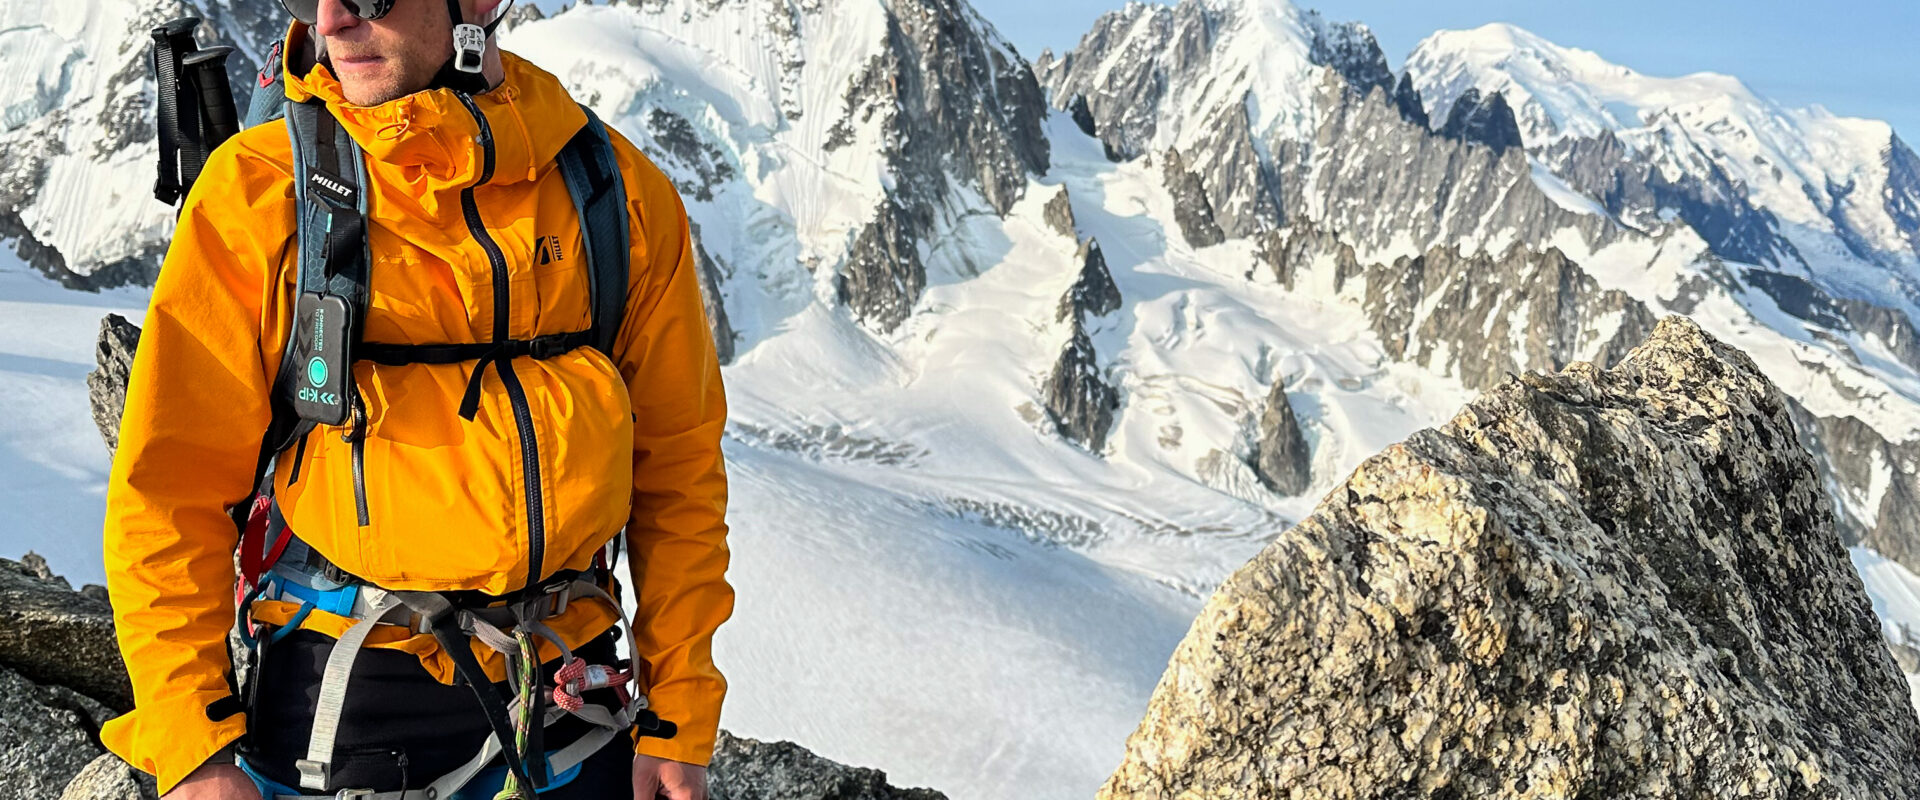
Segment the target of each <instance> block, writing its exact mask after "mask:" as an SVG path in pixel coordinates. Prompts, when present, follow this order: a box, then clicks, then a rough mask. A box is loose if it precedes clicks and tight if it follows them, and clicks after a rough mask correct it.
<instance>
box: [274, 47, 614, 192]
mask: <svg viewBox="0 0 1920 800" xmlns="http://www.w3.org/2000/svg"><path fill="white" fill-rule="evenodd" d="M307 44H308V31H307V26H306V25H304V24H302V23H300V22H297V21H296V22H294V23H293V25H292V27H291V28H290V29H289V30H288V32H287V41H286V49H285V52H286V53H288V54H289V56H288V57H287V58H286V59H285V60H284V63H283V67H282V69H283V70H284V78H285V81H286V95H287V99H288V101H290V102H307V101H309V100H319V101H322V102H324V103H326V105H327V108H328V109H329V110H331V111H332V112H333V115H334V117H335V118H336V119H338V120H340V124H341V126H342V127H343V128H344V129H345V130H346V132H347V134H348V135H349V136H352V137H353V140H354V141H355V142H357V143H359V145H360V147H361V149H362V150H365V151H366V154H367V158H368V160H369V161H370V162H372V163H369V164H368V167H369V170H370V171H373V172H376V173H383V172H388V171H389V168H397V169H398V171H399V173H400V175H401V176H402V177H403V178H404V182H405V183H407V184H409V185H410V187H411V188H410V190H409V191H410V193H421V192H426V191H432V190H435V189H446V188H453V189H459V188H465V187H467V186H471V185H474V184H475V183H477V182H478V181H479V180H480V178H481V177H482V171H483V169H484V166H485V150H484V148H483V147H482V145H481V140H480V131H481V125H480V123H479V121H477V120H476V119H475V118H474V114H473V112H471V111H469V110H468V109H467V107H466V105H465V104H464V103H462V102H461V100H460V97H459V96H458V95H457V94H456V93H455V92H454V91H453V90H452V89H446V88H436V89H423V90H421V91H418V92H414V93H413V94H409V95H406V96H404V97H399V98H396V99H393V100H390V101H388V102H385V103H381V104H379V105H374V106H359V105H354V104H352V103H349V102H347V99H346V97H345V96H344V95H342V94H341V87H340V81H339V79H338V78H337V77H335V76H334V74H333V71H332V70H330V69H328V68H327V66H326V65H325V64H318V63H313V60H312V58H311V57H307V58H305V59H302V58H299V57H296V56H294V55H292V54H297V53H310V52H311V49H310V48H308V47H306V45H307ZM500 58H501V63H502V65H503V66H504V67H505V72H506V78H505V80H503V81H502V82H501V83H500V85H498V86H495V87H494V88H493V89H492V90H490V91H488V92H485V93H482V94H478V95H473V96H472V98H471V100H472V102H473V105H474V108H475V109H476V110H478V111H479V113H480V115H481V116H483V117H484V118H485V119H486V122H487V128H489V129H490V133H491V139H492V143H493V148H492V149H493V174H492V176H491V177H488V179H487V183H489V184H501V183H513V182H517V181H530V180H534V179H537V178H538V177H539V175H540V174H541V173H543V172H545V171H546V170H548V169H551V168H552V164H553V162H554V157H555V156H556V155H558V154H559V152H560V149H561V148H562V147H564V146H565V145H566V143H567V141H568V140H569V139H571V138H573V135H574V134H575V133H576V132H578V131H579V130H580V128H581V127H582V126H583V125H585V124H586V120H587V118H586V114H585V113H584V112H582V111H581V110H580V107H579V105H577V104H576V103H575V102H574V100H573V98H572V97H571V96H570V95H568V94H567V90H566V87H564V86H562V85H561V84H560V81H559V79H558V78H555V77H554V76H553V75H552V74H550V73H548V72H547V71H545V70H543V69H540V68H539V67H536V66H534V65H533V63H532V62H529V61H527V60H526V59H523V58H521V57H519V56H517V55H514V54H513V53H509V52H506V51H501V53H500ZM309 64H310V65H311V66H307V65H309ZM296 73H298V74H296ZM423 199H424V198H423Z"/></svg>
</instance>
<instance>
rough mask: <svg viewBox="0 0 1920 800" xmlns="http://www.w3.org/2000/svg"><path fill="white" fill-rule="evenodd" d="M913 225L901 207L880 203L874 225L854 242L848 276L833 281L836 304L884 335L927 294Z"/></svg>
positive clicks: (891, 199) (861, 232) (847, 268)
mask: <svg viewBox="0 0 1920 800" xmlns="http://www.w3.org/2000/svg"><path fill="white" fill-rule="evenodd" d="M913 225H914V223H913V220H912V218H911V217H910V216H909V213H908V211H907V209H906V208H905V207H904V206H902V205H900V203H898V202H897V201H895V200H894V198H892V197H888V198H886V199H885V200H882V201H881V203H880V208H879V209H878V210H877V211H875V212H874V218H873V221H872V222H869V223H867V225H866V227H864V228H861V229H860V235H859V236H857V237H855V238H854V241H853V248H852V249H851V250H849V251H848V252H847V264H846V267H845V270H846V271H845V272H844V273H842V274H841V275H839V276H837V278H838V280H837V282H836V287H837V290H838V293H839V298H840V302H842V303H844V304H846V306H847V307H848V308H849V309H851V310H852V311H853V315H854V316H855V317H856V318H858V319H859V320H860V321H861V322H864V323H866V324H867V325H869V326H872V327H873V328H874V329H875V330H878V331H880V332H882V333H888V332H891V331H892V330H893V329H894V328H898V327H900V323H902V322H905V321H906V319H907V315H908V314H911V313H913V304H914V303H917V302H919V301H920V293H921V292H923V291H925V290H926V288H927V268H926V266H925V265H923V264H922V263H921V262H920V247H919V244H918V243H917V239H916V236H915V233H914V230H915V228H914V227H913Z"/></svg>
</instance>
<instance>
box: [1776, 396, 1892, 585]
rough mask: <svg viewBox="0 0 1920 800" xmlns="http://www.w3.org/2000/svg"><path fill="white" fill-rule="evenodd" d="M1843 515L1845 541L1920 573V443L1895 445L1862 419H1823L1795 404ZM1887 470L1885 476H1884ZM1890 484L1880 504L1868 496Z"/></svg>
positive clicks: (1797, 421)
mask: <svg viewBox="0 0 1920 800" xmlns="http://www.w3.org/2000/svg"><path fill="white" fill-rule="evenodd" d="M1790 405H1791V406H1792V407H1793V412H1794V415H1793V416H1794V424H1795V425H1796V426H1797V427H1798V429H1799V431H1800V438H1801V440H1802V441H1804V442H1805V443H1806V445H1807V449H1808V450H1810V451H1812V453H1813V458H1814V461H1815V463H1817V464H1818V465H1819V466H1820V468H1821V473H1822V474H1823V475H1826V476H1828V483H1829V485H1828V487H1827V488H1828V491H1829V492H1830V493H1831V494H1832V495H1833V496H1834V498H1835V499H1836V501H1837V503H1838V506H1839V508H1840V509H1841V512H1842V513H1840V514H1839V520H1838V524H1839V527H1840V534H1841V538H1842V540H1843V541H1844V542H1846V543H1847V544H1849V545H1855V544H1860V545H1865V546H1867V547H1871V548H1873V549H1874V551H1875V552H1878V553H1879V554H1880V555H1883V556H1886V557H1887V558H1890V559H1892V560H1894V561H1897V562H1899V563H1901V564H1903V565H1905V566H1906V567H1907V568H1908V569H1914V570H1920V441H1909V442H1901V443H1897V444H1896V443H1894V442H1890V441H1888V440H1887V438H1886V437H1885V436H1882V435H1881V434H1880V432H1879V431H1876V430H1874V429H1873V428H1872V427H1871V426H1869V425H1867V423H1865V422H1863V421H1861V420H1860V418H1858V417H1851V416H1849V417H1822V416H1816V415H1814V414H1813V413H1811V412H1809V411H1807V410H1806V408H1805V407H1804V406H1802V405H1800V404H1799V403H1797V402H1793V403H1790ZM1882 470H1885V471H1886V474H1885V475H1884V476H1882V475H1879V474H1877V473H1879V472H1880V471H1882ZM1883 480H1884V482H1885V483H1884V486H1885V488H1884V489H1883V491H1882V493H1881V496H1880V498H1879V502H1877V503H1876V502H1874V500H1873V498H1872V497H1871V496H1869V494H1868V491H1869V488H1868V487H1871V486H1874V485H1875V484H1876V483H1880V482H1881V481H1883Z"/></svg>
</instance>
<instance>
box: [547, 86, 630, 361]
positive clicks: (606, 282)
mask: <svg viewBox="0 0 1920 800" xmlns="http://www.w3.org/2000/svg"><path fill="white" fill-rule="evenodd" d="M580 109H581V110H582V111H585V112H587V124H586V125H583V126H581V128H580V132H579V133H576V134H574V136H573V139H572V140H570V141H568V142H567V145H566V147H564V148H562V149H561V150H560V155H559V164H560V175H561V177H562V178H564V179H565V180H566V182H567V192H568V194H571V195H572V196H573V210H574V212H575V214H576V215H577V216H578V218H579V220H580V232H581V238H582V239H583V240H584V241H585V242H586V246H585V248H584V249H585V250H586V254H587V268H588V275H589V283H588V285H589V287H590V292H591V297H592V301H591V302H592V304H593V323H592V330H593V346H594V347H597V348H599V349H600V352H602V353H606V354H607V358H609V359H611V358H613V343H614V339H615V337H617V336H618V335H619V333H620V324H621V322H622V321H623V320H624V319H625V316H626V310H627V265H628V261H629V260H630V259H631V258H632V256H631V251H630V249H629V248H630V246H631V244H630V242H629V239H630V237H629V235H628V230H627V190H626V183H625V180H624V179H623V178H621V176H620V162H619V160H618V159H617V158H616V156H615V154H614V151H613V139H612V137H610V136H609V135H608V134H607V127H606V125H605V124H604V123H602V122H601V121H600V118H599V117H598V116H595V115H594V113H593V109H590V108H587V107H586V106H585V105H584V104H583V105H581V106H580Z"/></svg>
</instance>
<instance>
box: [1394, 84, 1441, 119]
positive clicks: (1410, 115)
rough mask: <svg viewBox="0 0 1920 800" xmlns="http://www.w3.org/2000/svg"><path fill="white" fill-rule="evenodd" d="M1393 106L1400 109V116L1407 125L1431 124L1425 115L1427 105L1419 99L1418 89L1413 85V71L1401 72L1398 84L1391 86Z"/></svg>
mask: <svg viewBox="0 0 1920 800" xmlns="http://www.w3.org/2000/svg"><path fill="white" fill-rule="evenodd" d="M1393 107H1394V108H1395V109H1398V110H1399V111H1400V118H1401V119H1403V120H1406V121H1407V124H1409V125H1418V126H1420V127H1422V128H1425V127H1428V126H1430V125H1432V121H1431V120H1430V119H1428V117H1427V107H1426V105H1425V104H1423V103H1422V102H1421V101H1420V90H1419V89H1416V88H1414V87H1413V73H1411V72H1408V73H1403V74H1401V76H1400V83H1399V85H1397V86H1395V87H1393Z"/></svg>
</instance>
